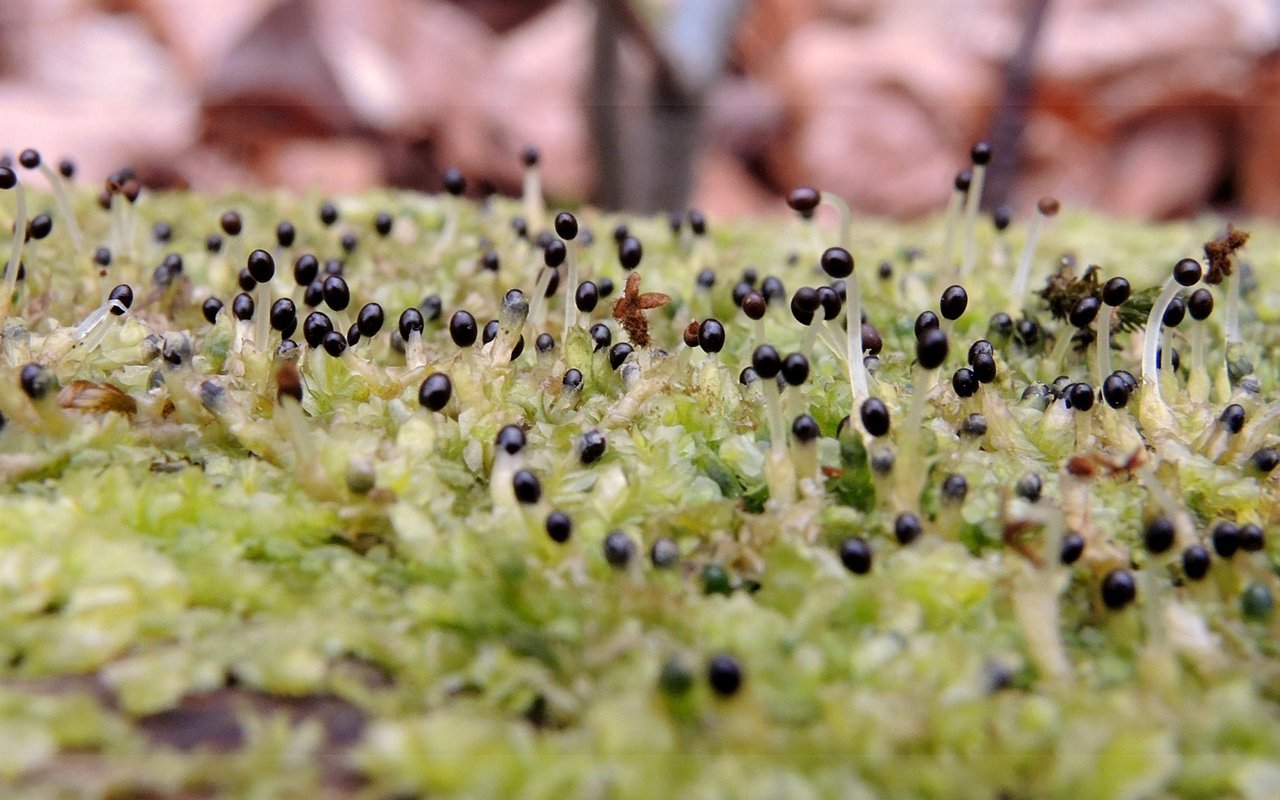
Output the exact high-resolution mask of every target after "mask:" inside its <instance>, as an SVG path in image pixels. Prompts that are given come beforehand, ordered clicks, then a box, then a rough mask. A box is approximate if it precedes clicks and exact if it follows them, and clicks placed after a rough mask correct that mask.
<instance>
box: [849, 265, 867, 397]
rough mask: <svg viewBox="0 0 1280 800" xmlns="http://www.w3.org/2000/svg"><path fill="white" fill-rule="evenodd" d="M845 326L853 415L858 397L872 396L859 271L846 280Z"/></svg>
mask: <svg viewBox="0 0 1280 800" xmlns="http://www.w3.org/2000/svg"><path fill="white" fill-rule="evenodd" d="M845 296H846V298H847V300H846V302H845V305H844V308H845V312H844V313H845V327H846V328H847V329H848V334H849V349H848V351H847V352H848V354H849V355H848V358H849V364H848V366H849V385H850V387H852V389H853V410H852V411H851V412H850V414H851V416H850V417H849V418H850V419H853V416H852V415H856V414H857V413H858V399H859V398H861V399H863V400H865V399H867V398H868V397H870V394H869V393H868V392H867V368H866V365H865V364H863V363H862V292H861V290H860V289H859V288H858V273H857V272H854V273H853V274H852V275H850V276H849V279H848V280H847V281H845Z"/></svg>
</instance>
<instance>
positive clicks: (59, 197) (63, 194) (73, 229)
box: [39, 161, 84, 254]
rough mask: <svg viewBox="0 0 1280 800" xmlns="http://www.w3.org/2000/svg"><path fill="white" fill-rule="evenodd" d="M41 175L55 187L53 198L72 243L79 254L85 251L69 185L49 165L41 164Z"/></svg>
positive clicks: (82, 235)
mask: <svg viewBox="0 0 1280 800" xmlns="http://www.w3.org/2000/svg"><path fill="white" fill-rule="evenodd" d="M39 169H40V174H41V175H43V176H44V179H45V180H47V181H48V182H49V185H50V186H51V187H53V198H54V200H55V201H56V202H57V204H58V210H59V211H61V212H62V217H63V219H64V220H65V224H66V226H67V233H69V234H71V242H72V244H74V245H75V248H76V253H77V254H78V253H79V252H80V251H81V250H83V249H84V234H82V233H81V232H80V225H79V223H77V222H76V215H75V212H74V211H72V210H71V198H70V196H68V194H67V183H66V181H64V180H63V179H62V176H61V175H59V174H58V173H57V172H55V171H54V170H53V169H52V168H51V167H50V166H49V165H48V164H46V163H44V162H43V161H41V162H40V167H39Z"/></svg>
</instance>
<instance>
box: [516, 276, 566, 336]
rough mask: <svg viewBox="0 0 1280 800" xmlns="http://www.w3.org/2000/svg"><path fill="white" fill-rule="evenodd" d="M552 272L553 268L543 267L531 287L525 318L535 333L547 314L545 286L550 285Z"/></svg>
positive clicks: (562, 334)
mask: <svg viewBox="0 0 1280 800" xmlns="http://www.w3.org/2000/svg"><path fill="white" fill-rule="evenodd" d="M553 272H555V270H553V269H551V268H550V267H543V268H542V272H540V273H538V282H537V283H536V284H534V287H533V299H532V300H531V301H529V316H528V317H527V318H526V319H527V321H528V322H529V323H531V324H532V326H533V331H532V332H533V333H534V334H535V335H536V334H537V333H538V329H540V328H541V327H542V322H543V320H545V319H546V316H547V314H546V311H547V287H548V286H550V285H551V273H553ZM575 290H576V289H575ZM560 337H561V339H563V338H564V333H563V332H562V333H561V334H560Z"/></svg>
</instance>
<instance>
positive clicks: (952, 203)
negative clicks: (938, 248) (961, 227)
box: [942, 189, 965, 273]
mask: <svg viewBox="0 0 1280 800" xmlns="http://www.w3.org/2000/svg"><path fill="white" fill-rule="evenodd" d="M964 194H965V193H964V192H962V191H960V190H959V189H953V190H952V191H951V199H950V200H948V201H947V223H946V225H947V227H946V233H945V234H944V235H943V238H942V267H943V270H944V272H948V273H949V272H950V271H951V270H952V269H953V268H954V267H955V263H956V261H955V249H956V222H957V221H958V220H959V217H960V212H961V211H962V210H963V209H964Z"/></svg>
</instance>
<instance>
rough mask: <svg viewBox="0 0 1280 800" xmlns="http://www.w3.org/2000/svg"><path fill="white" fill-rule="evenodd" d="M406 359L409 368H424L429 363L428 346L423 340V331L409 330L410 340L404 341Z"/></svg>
mask: <svg viewBox="0 0 1280 800" xmlns="http://www.w3.org/2000/svg"><path fill="white" fill-rule="evenodd" d="M404 360H405V364H407V365H408V367H409V369H411V370H416V369H422V368H423V367H425V366H426V365H427V348H426V345H425V344H424V343H423V341H422V332H421V331H409V340H408V341H406V342H405V343H404Z"/></svg>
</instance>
